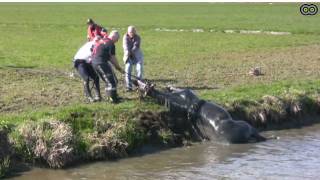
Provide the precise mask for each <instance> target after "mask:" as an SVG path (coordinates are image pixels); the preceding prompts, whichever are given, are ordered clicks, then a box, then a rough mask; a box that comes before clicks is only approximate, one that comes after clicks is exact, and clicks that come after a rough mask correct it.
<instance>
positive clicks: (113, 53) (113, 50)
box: [110, 45, 125, 74]
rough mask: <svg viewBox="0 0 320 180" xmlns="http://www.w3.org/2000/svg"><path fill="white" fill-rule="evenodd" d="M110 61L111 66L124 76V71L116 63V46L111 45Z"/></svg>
mask: <svg viewBox="0 0 320 180" xmlns="http://www.w3.org/2000/svg"><path fill="white" fill-rule="evenodd" d="M110 61H111V63H112V64H113V66H114V67H115V68H116V69H117V70H118V71H119V72H121V73H122V74H124V73H125V72H124V70H123V69H122V68H121V66H120V65H119V63H118V60H117V57H116V46H115V45H112V47H111V51H110Z"/></svg>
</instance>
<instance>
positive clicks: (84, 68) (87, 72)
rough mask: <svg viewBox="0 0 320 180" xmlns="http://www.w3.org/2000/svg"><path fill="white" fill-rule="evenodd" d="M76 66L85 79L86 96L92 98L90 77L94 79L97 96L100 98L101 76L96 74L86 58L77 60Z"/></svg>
mask: <svg viewBox="0 0 320 180" xmlns="http://www.w3.org/2000/svg"><path fill="white" fill-rule="evenodd" d="M75 68H76V69H77V71H78V73H79V75H80V77H81V79H82V80H83V89H84V93H85V96H86V97H90V98H92V94H91V90H90V87H89V81H90V79H92V80H93V83H94V86H95V92H96V97H97V98H98V99H99V98H100V97H101V95H100V84H99V76H98V75H97V74H96V72H95V71H94V69H93V67H92V66H91V64H88V63H87V62H86V61H85V60H75Z"/></svg>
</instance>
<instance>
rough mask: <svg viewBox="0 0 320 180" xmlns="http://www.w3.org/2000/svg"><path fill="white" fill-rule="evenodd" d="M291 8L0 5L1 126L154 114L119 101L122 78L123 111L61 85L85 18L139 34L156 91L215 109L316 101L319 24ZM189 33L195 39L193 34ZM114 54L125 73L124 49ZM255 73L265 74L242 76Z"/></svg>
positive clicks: (68, 82)
mask: <svg viewBox="0 0 320 180" xmlns="http://www.w3.org/2000/svg"><path fill="white" fill-rule="evenodd" d="M299 7H300V4H299V3H273V4H268V3H131V4H130V3H28V4H22V3H0V34H1V35H2V37H1V38H0V76H1V81H0V114H1V117H0V125H3V126H6V125H8V124H16V125H17V124H21V122H25V121H28V120H38V119H43V118H49V117H54V118H57V119H62V120H65V119H68V118H67V117H68V115H70V114H72V113H74V112H77V111H79V112H87V111H88V112H90V113H92V112H95V111H101V109H106V111H110V112H109V114H110V113H111V114H112V116H114V117H118V114H121V113H122V112H125V111H126V110H127V109H131V108H133V107H134V109H135V110H137V109H140V110H148V109H149V110H154V109H158V108H159V107H154V105H151V104H149V103H143V102H139V100H138V95H137V94H135V93H133V94H127V93H125V92H124V87H123V77H122V76H121V75H120V74H118V78H119V80H120V85H119V92H120V96H122V97H124V98H125V102H124V103H120V104H118V105H114V106H113V105H110V104H108V103H107V102H101V103H96V104H86V103H85V102H84V98H83V95H82V94H83V92H82V85H81V82H80V79H79V78H69V77H68V73H69V72H70V71H71V67H72V63H71V60H72V57H73V55H74V54H75V52H76V51H77V49H78V48H79V47H80V46H81V45H82V44H83V43H84V42H85V41H86V24H85V22H86V19H87V18H88V17H91V18H93V19H94V20H95V21H96V22H98V23H99V24H101V25H103V26H105V27H107V28H108V29H109V30H111V29H116V30H118V31H120V33H121V34H124V33H125V30H126V27H127V26H128V25H135V26H136V27H137V29H138V33H139V34H140V35H141V37H142V50H143V52H144V55H145V78H147V79H150V80H151V81H153V82H154V83H156V84H157V87H158V88H162V87H164V86H166V85H168V84H170V85H174V86H178V87H189V88H191V89H193V90H196V92H197V93H198V94H199V95H200V96H201V97H202V98H205V99H208V100H212V101H216V102H218V103H220V104H227V103H230V102H232V101H236V100H243V99H245V100H259V99H261V98H262V97H263V96H264V95H275V96H281V95H283V94H285V93H288V92H294V93H296V92H299V93H305V94H317V93H319V92H320V80H319V77H320V43H319V42H320V41H319V40H320V18H319V14H317V15H315V16H303V15H301V14H300V12H299ZM157 29H169V30H171V31H158V30H157ZM196 29H198V30H200V31H203V32H193V31H196ZM175 30H176V31H175ZM180 30H181V31H180ZM182 30H183V31H182ZM225 30H234V31H235V32H236V33H225ZM241 30H249V31H262V32H270V31H275V32H288V33H289V35H271V34H267V33H260V34H242V33H239V32H240V31H241ZM116 46H117V58H118V60H119V62H120V64H121V65H122V66H123V63H122V54H123V52H122V41H119V42H118V44H117V45H116ZM257 66H258V67H261V69H262V72H263V74H264V75H263V76H257V77H255V76H250V75H248V72H249V70H250V69H251V68H252V67H257ZM115 109H120V110H119V111H117V110H115ZM130 112H132V113H135V111H130ZM104 113H107V114H108V112H104ZM90 118H92V117H90ZM90 118H89V119H90ZM111 119H113V118H111ZM81 122H82V121H81ZM81 122H80V123H81ZM84 126H85V128H84V129H86V128H87V126H86V125H84ZM89 127H91V126H89ZM80 130H82V129H81V128H80Z"/></svg>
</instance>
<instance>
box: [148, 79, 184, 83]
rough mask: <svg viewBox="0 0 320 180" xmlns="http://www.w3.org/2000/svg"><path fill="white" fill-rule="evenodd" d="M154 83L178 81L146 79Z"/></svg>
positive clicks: (173, 81)
mask: <svg viewBox="0 0 320 180" xmlns="http://www.w3.org/2000/svg"><path fill="white" fill-rule="evenodd" d="M146 80H148V81H150V82H153V83H177V82H178V81H177V80H175V79H146Z"/></svg>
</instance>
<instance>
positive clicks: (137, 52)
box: [123, 26, 143, 91]
mask: <svg viewBox="0 0 320 180" xmlns="http://www.w3.org/2000/svg"><path fill="white" fill-rule="evenodd" d="M123 51H124V54H123V62H124V64H125V81H126V88H127V91H132V81H131V74H132V68H133V66H135V67H136V73H137V77H138V78H139V79H140V80H141V79H142V78H143V54H142V51H141V38H140V36H139V35H138V34H137V31H136V28H135V27H134V26H129V27H128V31H127V33H126V34H125V35H124V36H123Z"/></svg>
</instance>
